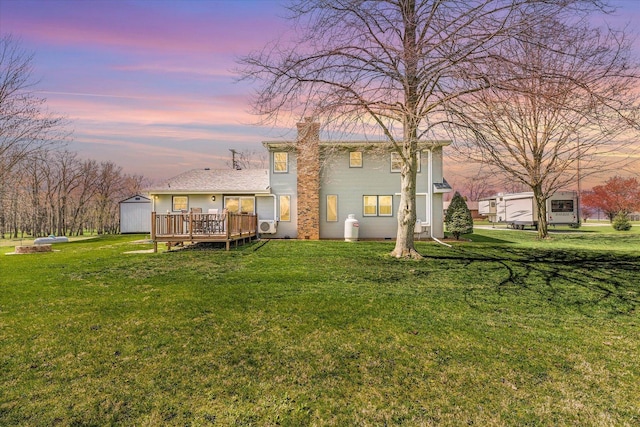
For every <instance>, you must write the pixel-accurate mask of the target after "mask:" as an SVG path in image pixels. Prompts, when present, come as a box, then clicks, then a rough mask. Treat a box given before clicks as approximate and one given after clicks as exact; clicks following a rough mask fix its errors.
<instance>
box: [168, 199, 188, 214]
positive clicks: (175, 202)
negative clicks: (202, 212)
mask: <svg viewBox="0 0 640 427" xmlns="http://www.w3.org/2000/svg"><path fill="white" fill-rule="evenodd" d="M188 208H189V197H188V196H173V197H172V199H171V210H172V211H174V212H179V211H186V210H187V209H188Z"/></svg>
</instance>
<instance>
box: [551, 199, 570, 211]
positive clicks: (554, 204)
mask: <svg viewBox="0 0 640 427" xmlns="http://www.w3.org/2000/svg"><path fill="white" fill-rule="evenodd" d="M551 212H573V200H552V201H551Z"/></svg>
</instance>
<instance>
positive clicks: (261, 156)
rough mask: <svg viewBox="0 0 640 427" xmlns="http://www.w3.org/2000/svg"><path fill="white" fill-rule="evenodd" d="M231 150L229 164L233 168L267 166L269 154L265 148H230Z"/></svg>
mask: <svg viewBox="0 0 640 427" xmlns="http://www.w3.org/2000/svg"><path fill="white" fill-rule="evenodd" d="M229 151H231V155H232V157H231V161H230V162H227V165H228V166H229V167H230V168H232V169H265V168H266V167H267V161H268V156H267V152H266V151H265V150H252V149H249V148H246V149H244V150H235V149H229Z"/></svg>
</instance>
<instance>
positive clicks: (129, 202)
mask: <svg viewBox="0 0 640 427" xmlns="http://www.w3.org/2000/svg"><path fill="white" fill-rule="evenodd" d="M120 233H123V234H124V233H151V199H149V198H148V197H145V196H141V195H139V194H136V195H135V196H133V197H129V198H128V199H125V200H123V201H121V202H120Z"/></svg>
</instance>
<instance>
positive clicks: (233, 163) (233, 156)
mask: <svg viewBox="0 0 640 427" xmlns="http://www.w3.org/2000/svg"><path fill="white" fill-rule="evenodd" d="M229 151H231V168H232V169H235V170H237V171H239V170H242V168H241V167H240V165H239V164H238V162H237V161H236V154H237V153H238V152H237V151H236V150H234V149H233V148H229Z"/></svg>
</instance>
